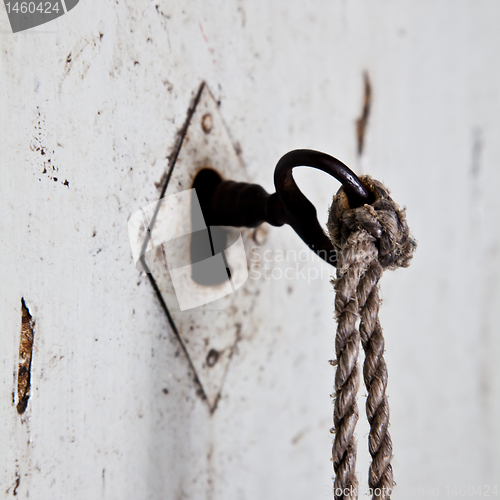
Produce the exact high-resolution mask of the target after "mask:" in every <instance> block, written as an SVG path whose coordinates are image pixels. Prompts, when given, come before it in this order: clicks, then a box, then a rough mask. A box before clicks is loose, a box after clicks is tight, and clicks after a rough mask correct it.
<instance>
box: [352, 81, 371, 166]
mask: <svg viewBox="0 0 500 500" xmlns="http://www.w3.org/2000/svg"><path fill="white" fill-rule="evenodd" d="M363 81H364V91H363V109H362V110H361V116H360V117H359V118H358V119H357V120H356V136H357V139H358V155H360V156H361V155H362V154H363V149H364V146H365V135H366V129H367V127H368V118H369V116H370V106H371V103H372V86H371V83H370V77H369V76H368V73H367V72H366V71H365V72H364V73H363Z"/></svg>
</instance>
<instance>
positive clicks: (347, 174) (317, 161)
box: [198, 149, 371, 266]
mask: <svg viewBox="0 0 500 500" xmlns="http://www.w3.org/2000/svg"><path fill="white" fill-rule="evenodd" d="M298 166H307V167H312V168H316V169H319V170H322V171H323V172H326V173H327V174H330V175H331V176H333V177H335V178H336V179H337V180H338V181H340V182H341V183H342V184H343V186H344V187H345V190H346V192H347V195H348V197H349V201H350V204H351V207H353V208H354V207H358V206H361V205H363V204H365V203H370V202H371V193H370V191H369V190H368V189H367V188H366V187H365V186H364V185H363V183H362V182H361V181H360V180H359V178H358V177H357V176H356V174H355V173H354V172H353V171H352V170H351V169H350V168H349V167H347V166H346V165H344V163H342V162H341V161H340V160H337V159H336V158H334V157H333V156H330V155H327V154H325V153H321V152H319V151H313V150H309V149H297V150H294V151H290V152H289V153H287V154H286V155H285V156H283V157H282V158H281V159H280V161H279V162H278V164H277V165H276V169H275V171H274V185H275V187H276V193H274V194H269V193H267V192H266V191H265V190H264V189H263V188H262V187H261V186H259V185H257V184H249V183H244V182H235V181H230V180H227V181H223V180H220V182H218V183H216V184H215V185H212V186H210V187H208V186H207V189H208V190H209V191H210V192H207V191H205V192H204V193H201V192H200V193H198V194H199V196H200V194H201V196H200V203H201V206H202V210H203V214H204V216H205V219H206V223H207V225H208V226H233V227H257V226H259V225H260V224H262V223H263V222H268V223H269V224H271V225H273V226H282V225H284V224H288V225H290V226H291V227H292V228H293V229H294V230H295V232H296V233H297V234H298V235H299V236H300V237H301V238H302V240H303V241H304V242H305V243H306V244H307V245H308V246H309V248H310V249H311V250H313V251H314V252H315V253H316V254H318V255H319V256H320V257H321V258H322V259H324V260H325V261H326V262H328V263H329V264H331V265H333V266H335V265H336V263H337V255H336V252H335V250H334V248H333V245H332V243H331V242H330V240H329V239H328V237H327V236H326V234H325V233H324V231H323V229H321V226H320V224H319V222H318V219H317V216H316V208H315V207H314V205H313V204H312V203H311V202H310V201H309V200H308V199H307V198H306V197H305V196H304V194H303V193H302V192H301V191H300V189H299V188H298V186H297V184H296V183H295V180H294V179H293V176H292V170H293V169H294V168H295V167H298Z"/></svg>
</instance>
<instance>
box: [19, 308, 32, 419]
mask: <svg viewBox="0 0 500 500" xmlns="http://www.w3.org/2000/svg"><path fill="white" fill-rule="evenodd" d="M21 314H22V323H21V340H20V342H19V369H18V374H17V399H18V403H17V412H18V413H19V415H22V414H23V413H24V412H25V411H26V407H27V406H28V399H29V397H30V387H31V356H32V353H33V339H34V329H33V327H34V325H35V322H34V321H33V318H32V316H31V314H30V312H29V309H28V308H27V307H26V303H25V302H24V299H21Z"/></svg>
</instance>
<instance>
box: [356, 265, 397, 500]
mask: <svg viewBox="0 0 500 500" xmlns="http://www.w3.org/2000/svg"><path fill="white" fill-rule="evenodd" d="M381 275H382V267H381V266H380V264H379V263H378V261H377V260H374V261H373V262H372V265H371V266H370V268H369V269H368V271H367V272H366V273H365V274H364V276H363V277H362V278H361V281H360V284H359V287H358V299H359V308H360V318H361V320H360V324H359V332H360V336H361V343H362V345H363V349H364V351H365V362H364V365H363V376H364V381H365V386H366V389H367V390H368V397H367V399H366V415H367V418H368V422H369V424H370V435H369V438H368V448H369V451H370V455H371V456H372V463H371V465H370V470H369V473H368V485H369V487H370V489H371V491H372V492H373V498H374V499H375V498H376V499H382V500H387V499H389V498H390V496H391V493H392V489H393V487H394V478H393V473H392V466H391V464H390V461H391V458H392V440H391V436H390V434H389V430H388V427H389V402H388V400H387V396H386V393H385V391H386V388H387V377H388V373H387V367H386V364H385V360H384V357H383V356H384V337H383V335H382V327H381V326H380V322H379V319H378V311H379V304H380V298H379V292H378V281H379V279H380V277H381Z"/></svg>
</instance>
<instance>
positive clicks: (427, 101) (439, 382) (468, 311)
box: [0, 0, 500, 500]
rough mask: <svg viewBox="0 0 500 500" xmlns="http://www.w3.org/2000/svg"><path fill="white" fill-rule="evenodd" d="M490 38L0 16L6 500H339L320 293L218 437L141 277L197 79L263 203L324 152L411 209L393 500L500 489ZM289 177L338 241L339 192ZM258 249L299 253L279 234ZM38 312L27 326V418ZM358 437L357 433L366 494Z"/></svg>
mask: <svg viewBox="0 0 500 500" xmlns="http://www.w3.org/2000/svg"><path fill="white" fill-rule="evenodd" d="M499 23H500V4H499V3H498V2H495V1H487V0H476V1H472V0H470V1H451V0H448V1H443V0H439V1H432V2H431V1H422V2H396V1H395V0H386V1H382V0H377V1H373V2H367V1H361V0H357V1H354V0H337V1H330V2H327V1H312V2H308V3H307V5H306V4H305V3H303V2H299V1H298V0H294V1H289V2H278V1H272V2H268V1H264V0H257V1H255V0H254V1H249V0H238V1H231V2H221V1H219V2H217V1H208V2H201V1H197V0H189V1H185V2H167V1H165V0H156V1H155V2H153V1H149V0H137V1H134V2H132V1H131V0H129V1H118V2H102V1H98V0H82V1H81V2H80V4H79V5H78V6H77V7H76V8H75V9H74V10H73V11H71V12H70V13H68V14H67V15H65V16H63V17H61V18H59V19H58V20H56V21H54V22H52V23H50V24H47V25H44V26H41V27H39V28H35V29H33V30H31V31H29V32H25V33H19V34H17V35H12V34H9V32H8V31H9V27H8V23H7V18H6V15H5V12H4V10H3V7H2V9H1V10H0V31H1V34H0V44H1V51H0V54H1V55H0V65H1V66H0V70H1V92H0V96H1V97H0V103H1V104H0V106H1V107H0V109H1V135H0V137H1V139H0V141H1V142H0V144H1V184H0V200H1V211H2V216H1V218H0V231H1V233H0V234H1V241H2V250H1V277H2V286H1V287H0V297H1V298H0V304H1V309H0V318H1V337H0V339H1V340H0V342H1V344H0V345H1V349H0V356H1V357H0V360H1V361H0V367H1V379H0V380H1V385H0V400H1V404H0V457H1V458H0V484H1V489H0V495H5V497H6V498H8V497H10V496H13V495H14V493H16V494H17V497H18V498H28V496H29V498H31V499H49V498H51V499H52V498H56V499H59V498H60V499H66V498H75V499H87V498H106V499H123V498H133V499H136V500H141V499H160V498H161V499H166V500H180V499H205V498H206V499H208V500H229V499H231V500H232V499H234V500H246V499H255V498H263V499H272V498H276V499H281V498H287V499H290V500H292V499H303V498H308V499H320V498H328V497H331V492H330V486H331V475H332V470H331V463H330V462H329V457H330V443H331V437H330V435H329V433H328V430H329V428H330V427H331V420H332V415H331V414H332V407H331V401H330V398H329V394H330V392H331V390H332V384H333V377H334V370H333V369H332V368H331V367H330V366H329V365H328V363H327V361H328V359H331V358H332V357H333V339H334V333H335V324H334V321H333V318H332V316H333V306H332V302H333V293H332V291H331V286H330V284H329V283H328V278H326V277H325V278H324V279H322V280H321V279H313V280H310V282H309V283H307V280H304V279H300V278H299V279H295V280H285V279H281V280H267V281H266V282H265V284H264V285H263V287H262V293H261V295H260V297H261V300H260V303H259V305H258V314H255V316H254V321H255V324H256V327H255V328H254V329H253V330H252V332H251V334H249V335H246V336H244V337H243V338H242V339H241V340H240V342H239V343H238V347H237V351H236V353H235V355H234V356H233V358H232V360H231V363H230V365H229V370H228V374H227V377H226V381H225V384H224V388H223V391H222V397H221V400H220V402H219V405H218V408H217V410H216V411H215V413H214V414H213V415H210V413H209V410H208V406H207V404H206V402H205V401H203V400H202V399H201V398H200V397H199V396H198V395H197V392H196V391H197V387H196V385H195V383H194V380H193V375H192V373H191V372H190V368H189V364H188V362H187V360H186V358H185V355H184V353H183V352H182V350H181V349H180V346H179V343H178V340H177V339H176V337H175V336H174V335H173V333H172V332H171V331H170V329H169V326H168V322H167V319H166V317H165V315H164V313H163V311H162V309H161V307H160V304H159V303H158V300H157V299H156V297H155V294H154V292H153V290H152V288H151V286H150V284H149V282H148V280H147V277H146V276H144V275H139V274H138V271H137V270H136V268H135V267H134V265H133V262H132V254H131V251H130V247H129V242H128V235H127V219H128V218H129V217H130V215H131V214H132V213H133V212H135V211H136V210H138V209H139V208H140V207H142V206H144V205H146V204H148V203H150V202H152V201H155V200H156V199H157V197H158V194H159V190H158V188H157V187H156V186H155V182H156V183H157V182H159V181H160V179H161V178H162V175H163V174H164V172H165V171H166V169H167V167H168V164H167V163H168V162H167V160H166V157H167V156H168V154H169V152H170V150H171V148H172V146H173V144H174V142H175V135H176V132H177V130H178V129H179V128H180V126H181V125H182V123H183V121H184V119H185V117H186V111H187V109H188V106H189V104H190V101H191V99H192V97H193V94H194V92H195V91H196V90H197V88H198V86H199V84H200V82H201V81H202V80H206V81H207V82H208V85H209V86H210V88H211V89H212V91H213V92H214V94H215V95H216V97H217V98H218V99H220V101H221V107H220V110H221V113H222V115H223V117H224V119H225V122H226V124H227V125H228V127H229V130H230V132H231V135H232V137H233V140H234V142H235V143H238V144H239V145H240V147H241V151H242V158H243V160H244V162H245V164H246V166H247V169H248V173H249V177H250V178H251V179H252V180H253V181H254V182H258V183H261V184H262V185H263V186H265V187H266V188H267V189H268V190H269V191H271V190H272V172H273V168H274V165H275V163H276V162H277V160H278V159H279V157H280V156H281V155H282V154H284V153H285V152H287V151H288V150H290V149H294V148H298V147H309V148H315V149H319V150H323V151H326V152H329V153H331V154H333V155H335V156H337V157H339V158H340V159H342V160H343V161H345V162H346V163H347V164H349V165H350V166H351V167H352V168H353V169H354V170H355V171H357V172H358V173H369V174H371V175H373V176H374V177H376V178H378V179H380V180H382V181H383V182H385V183H386V184H387V185H388V186H389V187H391V188H392V193H393V197H394V199H395V200H396V201H398V202H399V203H401V204H405V205H406V206H407V208H408V219H409V223H410V226H411V228H412V229H413V232H414V234H415V236H416V237H417V239H418V241H419V248H418V251H417V254H416V257H415V259H414V262H413V264H412V266H411V267H410V268H409V269H407V270H400V271H397V272H395V273H387V274H386V276H384V279H383V285H382V286H383V289H382V294H383V298H384V305H383V309H382V313H381V315H382V322H383V326H384V329H385V334H386V343H387V353H386V356H387V360H388V365H389V370H390V382H389V384H390V385H389V393H390V404H391V410H392V417H391V421H392V425H391V432H392V436H393V441H394V447H395V457H394V462H393V463H394V469H395V477H396V481H397V483H398V486H397V488H396V490H395V493H394V498H395V499H396V498H413V497H418V498H448V497H453V495H452V494H453V488H454V487H456V486H458V487H460V486H466V487H467V486H474V494H473V495H471V494H470V489H469V491H468V493H467V494H466V496H473V497H480V496H481V495H480V494H479V493H478V491H479V490H477V488H478V487H479V486H482V488H483V490H482V492H483V496H484V492H485V491H486V488H485V486H489V487H490V488H493V487H494V486H495V485H498V483H499V482H500V452H499V450H500V424H499V422H500V365H499V363H498V359H499V358H500V334H499V332H498V327H497V324H496V318H497V311H498V309H499V306H500V285H499V279H500V252H499V249H500V225H499V221H500V197H499V196H498V189H499V183H500V170H499V169H498V163H499V161H500V143H499V141H498V137H499V136H500V120H499V118H498V116H499V113H498V111H499V109H500V65H499V64H498V47H499V44H500V30H499V29H498V25H499ZM70 54H71V56H70ZM69 56H70V57H69ZM68 61H70V62H68ZM364 70H366V71H368V73H369V75H370V79H371V82H372V86H373V105H372V110H371V116H370V120H369V124H368V129H367V136H366V144H365V154H364V155H363V157H362V158H361V159H359V158H358V157H357V153H356V136H355V120H356V119H357V118H358V116H359V114H360V112H361V105H362V83H363V81H362V73H363V71H364ZM38 146H41V147H43V149H44V151H45V154H44V155H42V154H40V151H37V150H36V149H37V147H38ZM49 160H50V163H49ZM52 165H53V166H54V168H55V169H54V170H53V169H52V167H51V166H52ZM44 168H45V169H46V170H47V172H46V173H43V171H44ZM56 178H57V181H56V180H55V179H56ZM296 178H297V179H298V182H300V185H301V186H304V191H305V192H306V193H307V194H308V195H309V196H310V197H311V198H312V199H314V200H315V201H316V203H317V205H318V206H319V207H320V210H319V213H320V216H321V217H322V220H323V221H326V208H327V206H328V203H329V200H330V198H331V196H332V195H333V193H334V192H335V191H336V189H337V188H338V185H337V184H336V182H335V181H330V180H329V179H325V177H324V176H323V175H321V174H320V173H316V172H309V171H306V170H305V169H303V170H302V171H299V172H297V175H296ZM65 181H68V183H69V186H67V185H64V182H65ZM266 245H268V247H269V249H271V250H272V251H273V252H274V254H273V255H276V252H278V251H279V250H286V249H295V250H296V251H297V252H299V251H300V250H302V249H303V248H304V246H303V244H302V243H301V241H300V239H299V238H298V237H297V236H296V235H295V234H294V233H293V231H292V230H291V229H289V228H281V229H272V231H271V233H270V237H269V240H268V242H267V243H266ZM280 265H283V264H280ZM292 265H293V266H294V265H295V263H292ZM298 265H299V266H306V267H307V268H308V269H320V267H319V264H318V263H302V262H298ZM22 297H24V299H25V301H26V304H27V306H28V307H29V309H30V311H31V314H32V316H33V318H34V320H35V322H36V325H35V346H34V351H33V365H32V394H31V398H30V400H29V404H28V409H27V411H26V413H25V414H24V415H23V416H22V417H20V416H19V415H18V413H17V411H16V407H15V402H13V401H12V393H13V391H15V387H16V379H15V373H16V371H17V361H18V350H19V336H20V325H21V298H22ZM13 374H14V376H13ZM163 389H167V390H168V394H165V393H164V392H163V391H162V390H163ZM363 395H364V391H363V390H362V391H361V397H360V407H361V410H363V404H364V398H363ZM366 432H367V425H366V424H365V423H364V419H363V417H362V418H361V420H360V424H359V428H358V432H357V434H358V438H359V449H360V457H359V471H360V473H361V479H362V481H363V482H364V483H366V471H367V468H368V463H369V460H368V456H367V452H366ZM17 483H19V484H18V485H17V487H16V484H17ZM499 486H500V485H499ZM447 487H448V488H449V490H447ZM458 494H460V492H459V491H458Z"/></svg>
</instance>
